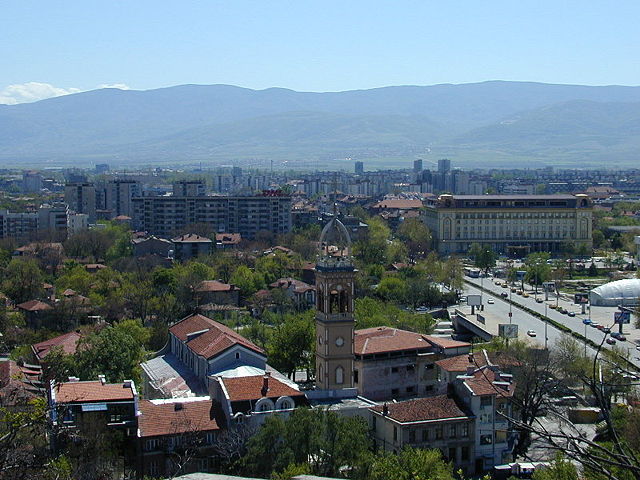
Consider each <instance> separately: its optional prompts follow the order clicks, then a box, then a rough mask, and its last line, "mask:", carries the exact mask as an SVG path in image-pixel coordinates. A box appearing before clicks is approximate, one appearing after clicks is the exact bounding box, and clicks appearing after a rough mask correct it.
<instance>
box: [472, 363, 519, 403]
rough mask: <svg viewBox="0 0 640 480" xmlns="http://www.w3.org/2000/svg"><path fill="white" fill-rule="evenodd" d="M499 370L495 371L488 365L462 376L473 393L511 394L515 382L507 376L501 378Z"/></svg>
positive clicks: (504, 395) (508, 395)
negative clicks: (464, 376) (467, 375)
mask: <svg viewBox="0 0 640 480" xmlns="http://www.w3.org/2000/svg"><path fill="white" fill-rule="evenodd" d="M502 375H504V374H501V373H500V372H496V371H494V370H492V369H491V368H489V367H481V368H478V369H477V370H476V371H475V372H474V373H473V375H470V376H469V377H467V378H464V380H463V381H464V384H465V385H466V386H467V387H468V388H469V390H470V391H471V393H473V394H474V395H500V396H503V397H511V396H513V392H514V390H515V386H516V385H515V383H514V382H513V381H512V379H511V378H510V377H511V376H510V375H509V376H507V378H506V379H505V378H503V377H502Z"/></svg>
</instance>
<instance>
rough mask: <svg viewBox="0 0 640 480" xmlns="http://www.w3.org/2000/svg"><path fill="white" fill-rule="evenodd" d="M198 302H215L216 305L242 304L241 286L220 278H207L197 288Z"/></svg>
mask: <svg viewBox="0 0 640 480" xmlns="http://www.w3.org/2000/svg"><path fill="white" fill-rule="evenodd" d="M195 291H196V295H197V296H198V304H209V303H213V304H216V305H235V306H238V305H239V304H240V288H238V287H236V286H235V285H232V284H229V283H223V282H220V281H219V280H205V281H203V282H201V283H200V285H198V286H197V287H196V289H195Z"/></svg>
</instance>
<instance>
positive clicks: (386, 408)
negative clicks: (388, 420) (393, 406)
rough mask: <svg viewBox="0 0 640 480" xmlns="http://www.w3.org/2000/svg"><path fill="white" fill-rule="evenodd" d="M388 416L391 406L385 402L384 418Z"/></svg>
mask: <svg viewBox="0 0 640 480" xmlns="http://www.w3.org/2000/svg"><path fill="white" fill-rule="evenodd" d="M387 415H389V406H388V405H387V402H384V405H382V416H383V417H386V416H387Z"/></svg>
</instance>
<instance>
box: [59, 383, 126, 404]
mask: <svg viewBox="0 0 640 480" xmlns="http://www.w3.org/2000/svg"><path fill="white" fill-rule="evenodd" d="M54 388H55V396H56V402H58V403H74V402H75V403H84V402H108V401H116V400H133V388H132V386H131V385H130V386H126V383H124V382H123V383H102V382H101V381H100V380H91V381H86V382H64V383H58V384H57V385H56V386H55V387H54Z"/></svg>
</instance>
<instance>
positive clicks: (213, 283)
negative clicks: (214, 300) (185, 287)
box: [196, 280, 238, 292]
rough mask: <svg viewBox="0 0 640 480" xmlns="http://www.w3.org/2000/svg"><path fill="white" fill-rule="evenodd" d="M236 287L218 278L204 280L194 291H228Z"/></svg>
mask: <svg viewBox="0 0 640 480" xmlns="http://www.w3.org/2000/svg"><path fill="white" fill-rule="evenodd" d="M237 289H238V287H236V286H235V285H231V284H228V283H222V282H220V281H218V280H205V281H203V282H202V283H200V285H198V287H197V288H196V292H230V291H231V290H237Z"/></svg>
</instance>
